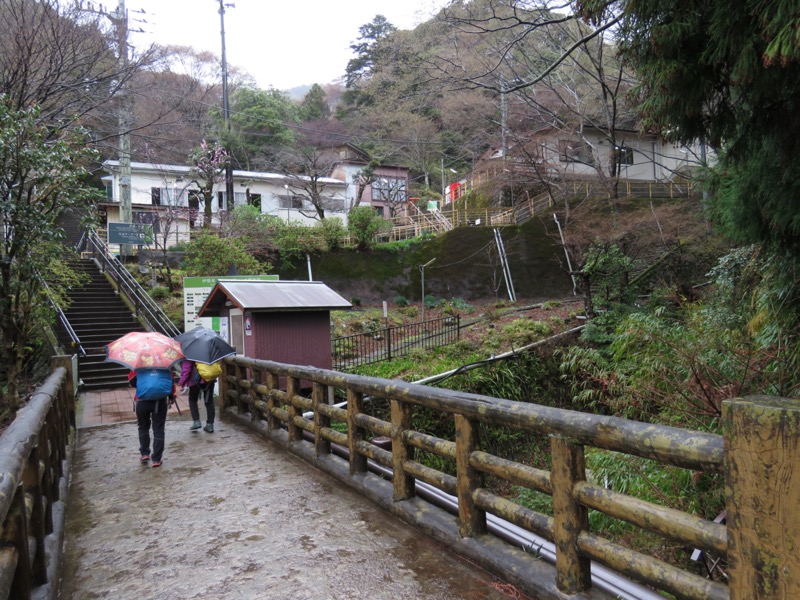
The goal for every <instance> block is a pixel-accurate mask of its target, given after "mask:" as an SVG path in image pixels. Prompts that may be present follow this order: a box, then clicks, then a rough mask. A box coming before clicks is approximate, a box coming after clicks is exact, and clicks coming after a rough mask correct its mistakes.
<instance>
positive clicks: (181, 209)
mask: <svg viewBox="0 0 800 600" xmlns="http://www.w3.org/2000/svg"><path fill="white" fill-rule="evenodd" d="M103 169H104V170H105V172H106V173H107V174H106V175H105V176H103V177H102V181H103V182H104V183H105V186H106V201H105V202H102V203H100V205H99V209H100V214H101V216H102V217H104V220H105V223H106V225H107V224H109V223H119V214H120V211H119V207H120V204H119V202H120V186H121V183H122V181H121V172H120V166H119V161H116V160H108V161H105V162H104V163H103ZM201 183H202V182H198V181H197V180H196V179H194V177H193V171H192V168H191V167H188V166H184V165H163V164H154V163H138V162H133V163H131V179H130V187H131V207H132V212H133V222H134V223H148V224H151V225H153V228H154V233H155V234H156V235H158V234H159V232H160V233H162V234H164V235H166V236H167V237H168V245H174V243H177V242H179V241H187V240H188V237H189V231H190V229H192V228H194V227H198V226H201V225H202V223H203V215H204V211H205V200H204V198H203V195H202V193H201V189H200V185H201ZM312 183H313V188H314V191H315V193H316V194H317V201H318V202H322V203H324V206H325V216H326V218H327V217H339V218H341V219H342V221H343V222H344V223H345V224H346V223H347V212H346V211H347V209H348V207H349V206H351V204H352V202H351V199H350V198H348V196H347V191H348V185H347V184H346V183H345V182H344V181H342V180H340V179H335V178H332V177H321V178H315V179H314V180H313V182H312V181H311V179H310V178H308V177H305V176H300V175H289V174H280V173H259V172H253V171H236V170H234V171H233V187H234V190H235V191H234V196H233V198H232V199H230V198H227V194H226V192H225V182H224V181H219V182H216V183H215V184H214V191H213V200H212V204H211V213H212V224H213V225H219V224H220V223H221V222H222V221H224V219H225V218H226V216H227V214H228V213H229V212H230V211H231V210H233V208H234V207H236V206H240V205H244V204H249V205H251V206H255V207H256V208H258V209H259V210H260V211H261V212H262V213H265V214H270V215H273V216H276V217H278V218H280V219H286V221H287V222H292V223H302V224H305V225H313V224H314V223H316V221H317V211H316V209H315V208H314V206H313V204H312V202H311V198H310V191H309V190H310V188H311V186H312ZM167 229H168V231H165V230H167Z"/></svg>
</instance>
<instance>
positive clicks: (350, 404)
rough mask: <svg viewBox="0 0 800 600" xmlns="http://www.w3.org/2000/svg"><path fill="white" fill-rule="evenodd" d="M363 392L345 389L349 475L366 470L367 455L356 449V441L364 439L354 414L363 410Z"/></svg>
mask: <svg viewBox="0 0 800 600" xmlns="http://www.w3.org/2000/svg"><path fill="white" fill-rule="evenodd" d="M363 408H364V394H362V393H361V392H356V391H353V390H351V389H348V390H347V448H348V450H349V451H350V475H356V474H359V473H366V472H367V457H366V456H364V455H363V454H361V453H359V451H358V443H359V442H363V441H364V440H365V439H366V432H365V431H364V428H363V427H359V426H358V425H357V424H356V415H359V414H361V413H362V412H363Z"/></svg>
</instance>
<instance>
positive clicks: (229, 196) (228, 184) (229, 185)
mask: <svg viewBox="0 0 800 600" xmlns="http://www.w3.org/2000/svg"><path fill="white" fill-rule="evenodd" d="M235 6H236V5H235V4H234V3H233V2H225V1H224V0H219V25H220V37H221V38H222V118H223V120H224V121H225V133H226V134H227V135H228V139H230V132H231V121H230V117H231V113H230V106H229V105H228V60H227V57H226V56H225V7H229V8H234V7H235ZM225 145H226V146H228V144H227V143H226V144H225ZM226 150H227V151H228V162H227V163H226V164H225V197H226V204H227V206H226V208H227V209H228V210H233V208H234V204H235V203H234V195H233V165H232V164H231V152H230V148H229V147H228V148H226Z"/></svg>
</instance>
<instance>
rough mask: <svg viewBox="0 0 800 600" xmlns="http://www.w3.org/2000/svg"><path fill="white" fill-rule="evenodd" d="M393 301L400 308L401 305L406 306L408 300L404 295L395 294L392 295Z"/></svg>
mask: <svg viewBox="0 0 800 600" xmlns="http://www.w3.org/2000/svg"><path fill="white" fill-rule="evenodd" d="M394 303H395V304H396V305H397V306H399V307H401V308H402V307H403V306H408V300H407V299H406V297H405V296H395V297H394Z"/></svg>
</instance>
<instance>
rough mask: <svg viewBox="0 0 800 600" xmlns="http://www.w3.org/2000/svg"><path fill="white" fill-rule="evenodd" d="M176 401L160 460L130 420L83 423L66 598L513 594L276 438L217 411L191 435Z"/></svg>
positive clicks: (473, 599) (316, 599) (473, 598)
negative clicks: (144, 451)
mask: <svg viewBox="0 0 800 600" xmlns="http://www.w3.org/2000/svg"><path fill="white" fill-rule="evenodd" d="M86 409H89V412H92V411H93V410H94V409H92V408H91V407H84V410H83V413H84V414H88V413H87V411H86ZM182 410H183V415H182V416H177V414H174V413H171V414H170V417H169V419H168V421H167V433H166V451H165V453H164V464H163V465H162V466H161V467H160V468H151V467H150V466H149V465H142V464H140V462H139V453H138V441H137V433H136V425H135V423H133V422H128V423H120V424H114V425H98V426H93V427H86V426H85V425H84V428H82V429H80V430H79V436H78V437H79V439H78V448H77V451H76V454H75V461H74V466H73V473H72V483H71V490H70V498H69V509H68V513H67V532H66V544H65V568H64V578H63V585H62V593H61V596H60V597H61V598H63V599H76V600H78V599H80V600H85V599H90V598H113V599H115V600H116V599H128V598H130V599H137V600H144V599H159V600H161V599H165V600H166V599H175V600H179V599H180V600H183V599H193V598H197V599H199V598H203V599H207V598H214V599H241V598H246V599H256V598H259V599H260V598H280V599H283V598H287V599H288V598H292V599H300V600H302V599H308V600H312V599H313V600H321V599H332V600H333V599H337V600H351V599H354V598H365V599H386V600H389V599H392V600H395V599H406V598H409V599H411V598H414V599H416V598H422V599H446V598H447V599H458V598H463V599H467V600H484V599H485V600H490V599H498V600H499V599H504V600H508V598H509V597H513V596H509V595H508V594H507V593H503V592H502V591H500V590H504V589H508V588H507V587H506V586H505V584H503V583H501V582H498V581H497V580H495V578H493V577H492V576H491V575H489V574H488V573H486V572H485V571H483V570H481V569H479V568H477V567H476V566H474V565H472V564H471V563H468V562H466V561H464V560H462V559H460V558H458V557H456V556H454V555H452V554H451V553H449V552H448V551H447V550H446V549H445V548H444V547H443V546H441V545H439V544H438V543H437V542H435V541H433V540H431V539H429V538H427V537H425V536H423V535H421V534H420V533H419V532H417V531H416V530H415V529H413V528H411V527H409V526H408V525H406V524H405V523H402V522H400V521H398V520H396V519H394V518H393V517H391V516H389V515H387V514H386V513H384V512H382V511H381V510H380V509H378V508H377V507H376V506H375V505H373V504H371V503H370V502H369V501H367V500H365V499H363V498H362V497H360V496H359V495H357V494H355V493H354V492H352V491H351V490H349V489H348V488H345V487H343V486H341V485H340V484H338V483H337V482H336V481H335V480H334V479H332V478H330V477H329V476H328V475H326V474H324V473H322V472H320V471H316V470H314V469H313V468H312V467H310V466H308V465H307V464H306V463H305V462H303V461H301V460H300V459H298V458H296V457H294V456H292V455H290V454H288V453H286V452H285V451H283V450H282V449H281V448H279V447H278V446H275V445H273V444H271V443H270V442H268V441H267V440H264V439H262V438H260V437H258V436H255V435H253V434H252V433H249V432H247V431H246V430H244V429H242V428H240V427H239V426H237V425H235V424H231V423H227V422H224V421H223V422H220V421H219V420H218V422H217V430H216V432H215V433H213V434H209V433H206V432H204V431H202V430H200V431H199V432H191V431H189V429H188V426H189V422H188V421H187V420H186V419H187V418H188V415H187V413H188V410H185V405H184V406H183V407H182ZM125 412H127V411H125ZM128 414H129V415H130V416H132V414H131V413H128ZM82 422H83V421H82V420H79V423H82ZM512 592H513V590H512Z"/></svg>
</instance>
